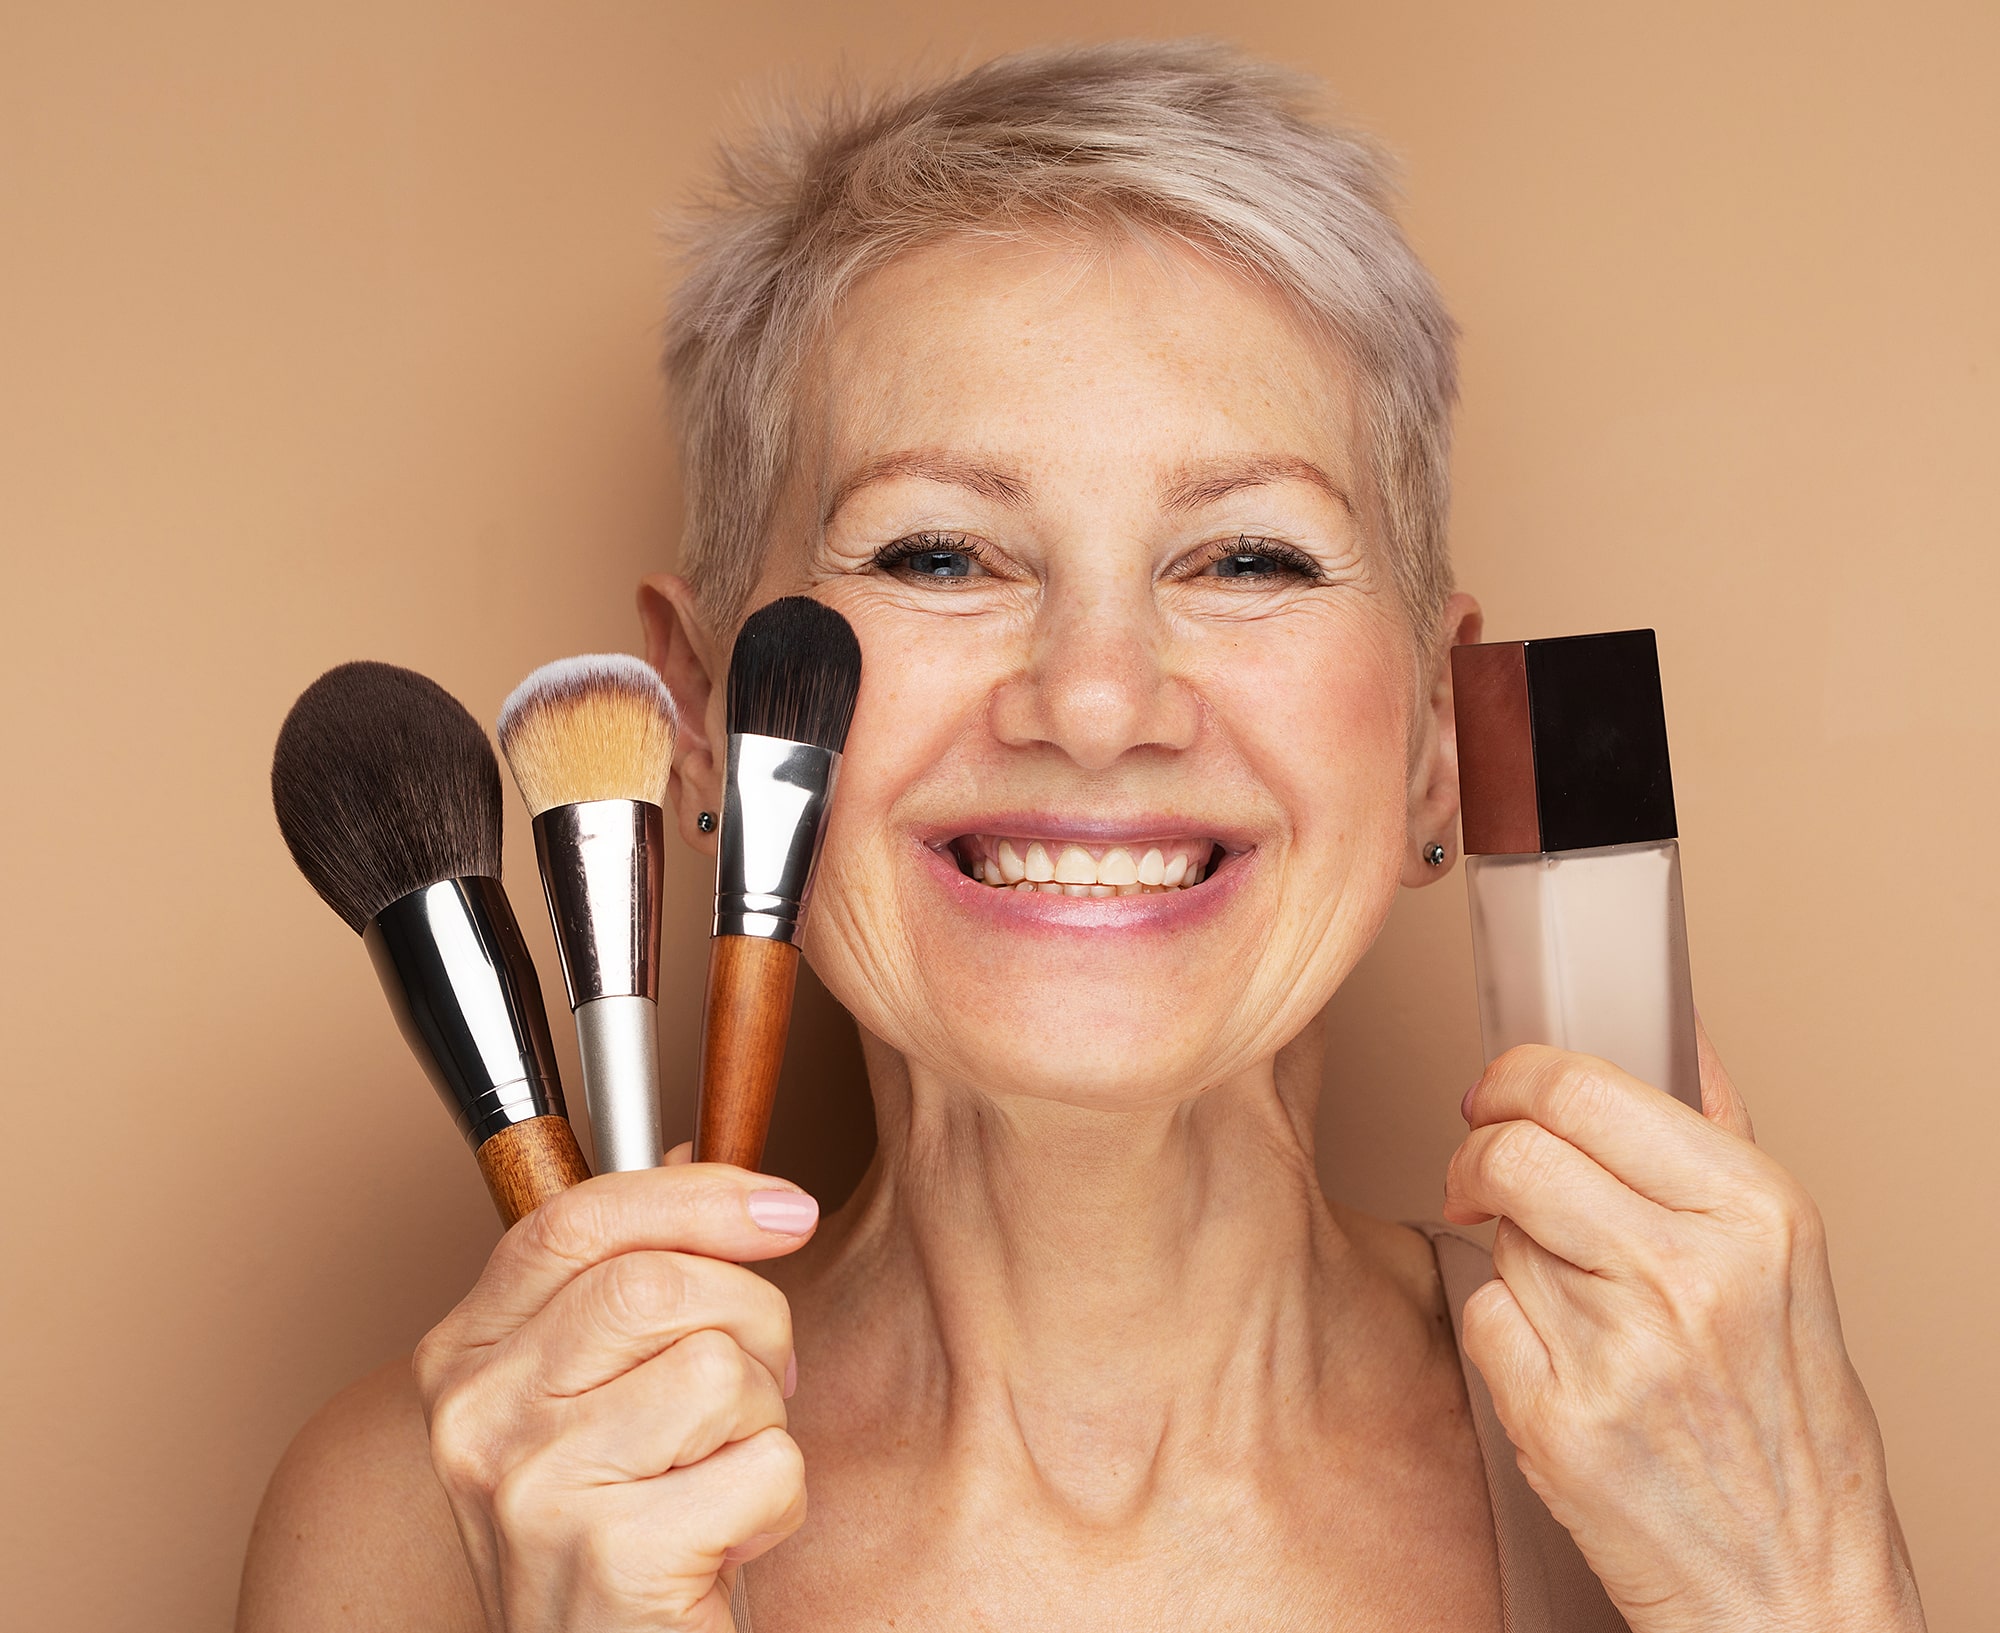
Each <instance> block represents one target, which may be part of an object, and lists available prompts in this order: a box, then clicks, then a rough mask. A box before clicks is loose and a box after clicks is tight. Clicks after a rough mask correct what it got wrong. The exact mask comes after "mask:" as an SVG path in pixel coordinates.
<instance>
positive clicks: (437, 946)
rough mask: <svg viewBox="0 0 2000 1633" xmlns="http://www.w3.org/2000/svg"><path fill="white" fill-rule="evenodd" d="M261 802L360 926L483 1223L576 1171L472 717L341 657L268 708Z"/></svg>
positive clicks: (494, 785) (487, 760)
mask: <svg viewBox="0 0 2000 1633" xmlns="http://www.w3.org/2000/svg"><path fill="white" fill-rule="evenodd" d="M271 801H272V804H273V805H275V806H276V808H277V813H278V827H279V829H280V831H281V832H283V834H284V836H285V843H286V845H287V846H289V847H290V849H291V853H292V860H293V861H295V862H297V863H298V865H299V871H300V872H301V873H303V874H304V875H305V876H306V880H307V882H308V883H309V884H311V886H312V887H313V889H314V890H316V891H318V892H319V894H320V898H321V899H322V900H323V901H324V902H325V903H326V904H327V906H329V907H331V908H332V909H333V910H334V911H335V912H336V913H338V914H339V915H340V916H341V917H342V918H343V919H345V920H346V921H347V923H348V924H349V925H350V926H351V927H352V928H353V929H355V930H357V931H358V932H360V935H361V939H362V941H363V942H364V943H365V944H366V945H367V948H368V953H369V956H370V958H372V959H373V960H374V963H375V971H376V974H377V975H378V976H380V977H381V981H382V990H383V991H384V992H386V993H387V994H388V997H389V1005H390V1008H391V1009H393V1010H394V1011H395V1014H396V1019H397V1022H398V1023H399V1024H400V1025H401V1027H402V1030H403V1036H404V1038H405V1039H406V1040H408V1042H409V1045H410V1048H411V1050H412V1051H413V1052H414V1053H415V1055H416V1057H417V1060H418V1062H419V1063H420V1064H421V1065H422V1066H423V1068H424V1070H425V1072H426V1073H427V1074H428V1075H429V1077H430V1079H431V1082H432V1083H433V1084H434V1085H435V1086H436V1088H437V1091H438V1094H439V1095H440V1096H441V1097H442V1099H443V1100H444V1103H445V1106H446V1108H447V1109H448V1110H449V1111H450V1112H451V1114H452V1116H453V1118H454V1119H455V1120H456V1121H457V1123H458V1126H459V1128H460V1130H461V1131H462V1132H463V1133H464V1135H465V1137H466V1140H467V1142H468V1143H469V1144H470V1145H471V1146H472V1148H473V1151H474V1153H475V1154H476V1156H477V1157H478V1160H479V1169H480V1172H481V1173H482V1174H484V1175H485V1177H486V1184H487V1188H488V1189H489V1190H490V1191H491V1192H492V1193H493V1202H494V1205H495V1206H496V1207H497V1208H498V1209H499V1210H500V1217H501V1220H502V1221H503V1222H504V1223H506V1224H509V1225H511V1224H513V1223H514V1221H515V1220H517V1219H519V1218H521V1217H522V1216H523V1215H524V1214H527V1213H529V1212H532V1211H533V1210H534V1209H535V1208H536V1207H538V1206H539V1205H540V1204H541V1203H542V1202H544V1201H546V1200H547V1199H548V1198H549V1197H551V1196H553V1195H555V1194H556V1193H557V1192H558V1191H561V1190H563V1189H565V1188H567V1187H568V1186H571V1185H574V1184H576V1183H577V1182H578V1181H579V1180H584V1179H588V1178H589V1177H590V1170H589V1168H588V1167H586V1166H585V1164H584V1160H583V1153H582V1152H581V1151H579V1150H578V1149H577V1144H576V1135H575V1134H574V1133H573V1132H572V1131H571V1129H570V1126H569V1120H568V1118H567V1117H566V1116H565V1115H564V1114H563V1097H562V1081H561V1079H560V1078H559V1077H558V1075H557V1072H556V1061H555V1050H554V1048H553V1046H552V1045H551V1043H550V1040H549V1021H548V1015H547V1013H546V1011H545V1010H544V1009H543V1007H542V988H541V983H540V981H539V980H538V979H537V978H536V975H535V966H534V961H533V960H532V959H531V958H530V957H529V956H528V948H527V944H526V943H525V942H523V941H522V939H521V930H520V926H519V924H518V923H517V922H516V921H515V918H514V911H513V909H512V908H511V907H510V906H509V905H508V902H507V893H506V891H505V890H504V889H502V888H501V884H500V826H501V795H500V769H499V767H498V766H497V765H496V764H495V763H494V759H493V750H492V748H491V747H490V746H489V745H488V743H487V741H486V734H485V732H483V731H482V730H480V727H479V722H478V721H476V720H474V719H473V718H472V716H471V715H469V714H468V713H466V711H465V710H464V708H463V707H461V706H460V704H459V703H458V700H457V699H455V698H454V697H452V695H451V694H450V693H449V692H447V691H445V690H444V688H443V687H441V686H439V685H438V684H437V683H436V682H435V681H431V680H426V679H425V678H424V677H423V676H422V675H419V674H417V673H415V672H414V671H412V670H408V669H398V668H396V667H395V666H393V665H391V664H386V663H346V664H342V665H341V666H340V667H339V668H337V669H330V670H328V671H327V672H326V673H325V674H324V675H322V676H320V678H319V679H318V680H316V681H314V682H313V683H312V685H310V686H308V687H307V688H306V689H305V691H304V692H303V693H302V694H301V695H300V697H299V700H298V702H297V703H295V704H293V705H292V710H291V713H290V714H288V715H286V716H285V723H284V725H283V727H282V728H281V729H280V730H279V732H278V747H277V752H276V753H275V754H274V755H273V756H272V760H271Z"/></svg>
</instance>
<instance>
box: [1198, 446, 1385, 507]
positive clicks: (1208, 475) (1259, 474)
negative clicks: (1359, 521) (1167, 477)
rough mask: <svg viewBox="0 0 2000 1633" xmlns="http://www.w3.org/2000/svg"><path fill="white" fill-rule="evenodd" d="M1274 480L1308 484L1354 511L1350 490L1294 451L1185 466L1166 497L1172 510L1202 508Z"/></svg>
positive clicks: (1213, 460) (1230, 456)
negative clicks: (1294, 453)
mask: <svg viewBox="0 0 2000 1633" xmlns="http://www.w3.org/2000/svg"><path fill="white" fill-rule="evenodd" d="M1274 482H1304V483H1307V484H1309V485H1310V486H1312V487H1315V488H1318V489H1319V490H1320V492H1322V493H1324V494H1325V495H1326V496H1327V497H1328V498H1329V499H1331V500H1333V501H1334V502H1335V503H1336V504H1338V505H1339V506H1340V507H1341V508H1342V509H1343V510H1346V511H1347V512H1348V513H1349V514H1352V513H1353V510H1354V501H1353V500H1351V499H1350V498H1348V496H1347V490H1346V489H1344V488H1343V487H1341V486H1340V484H1339V483H1337V482H1335V481H1334V480H1333V478H1332V477H1330V476H1328V475H1327V474H1326V472H1325V471H1323V470H1321V469H1320V468H1319V466H1317V465H1315V464H1314V463H1313V462H1312V461H1311V460H1310V459H1300V458H1298V457H1297V456H1296V455H1293V454H1268V455H1252V456H1250V457H1248V458H1244V457H1239V456H1234V455H1224V456H1222V457H1221V458H1219V459H1212V460H1201V461H1198V462H1197V463H1195V464H1193V465H1186V466H1183V467H1182V468H1181V473H1180V474H1179V475H1178V476H1176V477H1175V478H1174V480H1173V481H1171V482H1169V483H1168V484H1167V487H1166V491H1165V493H1164V494H1163V495H1162V498H1163V501H1164V503H1165V504H1166V507H1167V509H1169V510H1199V509H1201V508H1202V506H1204V505H1212V504H1214V503H1215V502H1216V501H1217V500H1218V499H1226V498H1228V497H1229V495H1230V494H1232V493H1239V492H1241V491H1242V490H1243V489H1245V488H1261V487H1267V486H1269V485H1270V484H1271V483H1274Z"/></svg>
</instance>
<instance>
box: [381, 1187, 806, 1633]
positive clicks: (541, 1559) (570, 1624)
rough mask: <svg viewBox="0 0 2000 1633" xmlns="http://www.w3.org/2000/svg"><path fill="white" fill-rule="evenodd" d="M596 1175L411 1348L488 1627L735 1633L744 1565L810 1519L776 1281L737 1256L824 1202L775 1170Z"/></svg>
mask: <svg viewBox="0 0 2000 1633" xmlns="http://www.w3.org/2000/svg"><path fill="white" fill-rule="evenodd" d="M668 1161H669V1164H670V1166H668V1167H665V1168H655V1169H648V1170H644V1171H641V1172H637V1173H623V1174H605V1175H602V1176H600V1177H598V1178H596V1179H593V1180H590V1181H589V1182H588V1183H586V1184H584V1185H580V1186H578V1187H577V1188H576V1189H575V1190H572V1191H568V1192H565V1193H564V1194H563V1195H561V1196H559V1197H556V1198H554V1199H552V1200H551V1201H549V1202H546V1203H544V1204H543V1205H542V1206H541V1207H539V1208H537V1209H536V1210H535V1211H534V1212H533V1213H531V1214H529V1215H528V1216H527V1218H525V1219H523V1220H522V1221H521V1222H520V1223H519V1224H517V1225H516V1226H514V1228H513V1229H512V1230H510V1231H508V1232H507V1234H506V1235H505V1236H504V1237H503V1238H502V1239H501V1242H500V1245H499V1246H498V1247H497V1248H495V1249H494V1251H493V1257H492V1258H491V1259H490V1260H489V1261H488V1262H487V1265H486V1270H485V1272H484V1274H482V1275H481V1276H480V1278H479V1281H478V1283H477V1285H476V1286H474V1287H473V1289H472V1291H471V1292H470V1293H468V1294H467V1295H466V1297H465V1299H464V1300H463V1302H461V1303H460V1304H459V1306H458V1308H457V1309H455V1310H453V1311H452V1313H451V1314H450V1315H448V1316H447V1317H445V1319H444V1320H443V1321H442V1322H440V1323H439V1324H438V1326H437V1327H436V1328H434V1329H433V1330H432V1331H431V1332H430V1334H429V1335H428V1336H426V1337H425V1339H424V1341H423V1343H422V1344H420V1345H419V1346H418V1348H417V1355H416V1373H417V1387H418V1389H419V1390H420V1391H421V1393H422V1395H423V1401H424V1411H425V1415H426V1417H427V1419H428V1421H429V1424H430V1438H431V1457H432V1461H433V1462H434V1464H435V1465H436V1468H437V1473H438V1479H439V1480H440V1482H441V1483H442V1484H443V1486H444V1490H445V1495H446V1496H447V1497H448V1498H449V1499H450V1502H451V1507H452V1512H453V1515H454V1516H455V1517H456V1519H457V1521H458V1530H459V1536H460V1538H461V1539H462V1540H463V1542H464V1545H465V1553H466V1558H467V1559H468V1560H469V1561H470V1563H471V1566H472V1575H473V1579H474V1581H475V1582H476V1583H477V1584H478V1588H479V1594H480V1599H481V1602H482V1604H483V1605H484V1607H485V1611H486V1619H487V1622H488V1624H489V1625H490V1626H491V1627H493V1628H494V1629H496V1630H498V1629H504V1630H506V1633H530V1630H533V1633H554V1630H556V1629H581V1628H592V1629H606V1630H609V1629H618V1628H634V1629H636V1628H646V1629H649V1630H653V1629H662V1628H672V1629H687V1630H691V1633H728V1629H729V1628H730V1626H731V1623H730V1614H729V1591H730V1587H731V1585H732V1583H733V1581H734V1578H735V1574H736V1573H735V1568H734V1567H735V1566H736V1564H737V1563H738V1562H740V1561H742V1560H746V1559H751V1558H754V1557H755V1556H756V1555H758V1554H760V1553H762V1552H764V1551H765V1550H766V1549H767V1548H770V1547H771V1546H772V1545H773V1544H775V1543H777V1542H779V1541H781V1540H783V1539H784V1538H785V1537H787V1536H789V1535H790V1534H791V1533H792V1532H793V1531H795V1530H796V1529H797V1528H798V1526H799V1524H800V1522H801V1521H802V1520H803V1519H804V1518H805V1507H806V1495H805V1473H804V1465H803V1463H802V1462H801V1460H800V1457H799V1449H798V1447H797V1446H796V1445H795V1444H794V1443H793V1441H792V1438H791V1436H790V1435H788V1434H787V1433H786V1432H785V1404H784V1403H785V1398H786V1397H787V1396H788V1395H789V1394H790V1393H791V1386H792V1382H793V1378H794V1376H795V1374H794V1370H793V1360H792V1322H791V1311H790V1308H789V1307H788V1306H787V1304H786V1302H785V1299H784V1295H783V1294H781V1293H780V1292H779V1291H778V1290H777V1289H776V1288H775V1287H773V1286H772V1285H771V1284H770V1283H769V1282H767V1281H765V1280H764V1279H763V1277H761V1276H759V1275H757V1274H756V1273H755V1272H753V1271H750V1270H745V1269H744V1268H742V1266H743V1263H744V1262H746V1261H751V1260H758V1259H772V1258H777V1257H779V1256H780V1255H782V1254H786V1253H790V1252H791V1251H793V1250H794V1249H795V1248H797V1247H800V1246H801V1245H803V1244H804V1243H805V1241H806V1240H807V1239H808V1238H809V1237H810V1236H811V1235H812V1232H813V1228H814V1226H815V1225H816V1224H817V1222H818V1219H819V1207H818V1204H817V1203H815V1202H814V1201H813V1199H812V1198H811V1197H810V1196H808V1195H806V1193H805V1192H803V1191H801V1190H799V1189H798V1187H796V1186H794V1185H791V1184H788V1183H787V1182H786V1181H784V1180H779V1179H772V1178H770V1177H769V1176H767V1175H763V1174H751V1173H746V1172H744V1171H743V1170H742V1169H740V1168H728V1167H722V1166H719V1165H716V1164H710V1163H703V1164H692V1163H689V1162H688V1161H687V1157H686V1153H685V1148H683V1149H682V1150H680V1151H676V1152H675V1153H674V1154H673V1156H672V1157H670V1158H669V1159H668Z"/></svg>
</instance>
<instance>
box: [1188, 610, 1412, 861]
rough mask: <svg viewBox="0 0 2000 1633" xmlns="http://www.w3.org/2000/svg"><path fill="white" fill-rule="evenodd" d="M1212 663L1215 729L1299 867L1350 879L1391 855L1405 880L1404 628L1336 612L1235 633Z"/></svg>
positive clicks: (1408, 702)
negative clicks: (1271, 804) (1265, 799)
mask: <svg viewBox="0 0 2000 1633" xmlns="http://www.w3.org/2000/svg"><path fill="white" fill-rule="evenodd" d="M1206 657H1207V661H1206V662H1205V663H1204V665H1203V669H1204V671H1205V673H1204V675H1203V678H1202V680H1201V683H1200V684H1201V686H1202V690H1203V692H1204V694H1205V696H1206V697H1207V698H1208V700H1209V705H1210V707H1211V709H1212V710H1213V711H1214V712H1215V714H1216V715H1217V717H1218V720H1217V724H1218V726H1219V728H1220V729H1221V730H1223V731H1225V732H1226V733H1227V734H1228V735H1229V737H1230V738H1231V739H1232V741H1233V743H1234V744H1235V746H1236V748H1237V750H1238V752H1240V753H1241V754H1242V755H1243V757H1244V759H1245V760H1246V761H1247V762H1248V763H1249V766H1250V768H1251V770H1252V772H1253V774H1254V775H1255V777H1256V779H1257V781H1259V782H1260V783H1262V784H1263V785H1264V786H1265V787H1266V788H1267V789H1268V790H1269V791H1270V793H1271V794H1272V796H1273V797H1274V798H1275V800H1276V802H1277V804H1278V805H1279V807H1280V808H1281V809H1282V810H1283V811H1284V812H1285V815H1286V824H1287V827H1288V828H1289V830H1290V832H1291V836H1292V839H1293V841H1294V843H1295V845H1296V847H1297V848H1298V850H1299V851H1300V852H1301V853H1302V854H1301V855H1299V856H1298V857H1297V860H1298V861H1299V862H1301V863H1304V864H1305V865H1307V866H1309V867H1312V868H1314V869H1315V870H1318V869H1321V868H1335V869H1339V870H1340V871H1351V870H1352V869H1353V868H1354V867H1355V866H1357V865H1363V866H1365V865H1366V863H1367V861H1368V860H1369V858H1370V856H1371V854H1372V853H1373V852H1375V851H1377V850H1384V851H1386V859H1385V860H1386V865H1388V866H1390V867H1391V868H1394V869H1396V870H1398V871H1399V870H1400V866H1401V849H1402V833H1403V826H1404V818H1405V811H1404V807H1405V804H1406V801H1407V794H1408V789H1407V781H1408V758H1409V731H1410V711H1411V708H1412V706H1413V704H1414V693H1413V689H1412V681H1411V678H1410V677H1411V674H1412V672H1413V670H1412V660H1411V654H1410V652H1409V650H1408V644H1407V641H1406V640H1405V639H1404V638H1403V636H1402V634H1401V631H1400V629H1399V628H1398V627H1396V626H1395V625H1394V624H1392V623H1390V622H1389V621H1388V620H1386V619H1383V618H1380V617H1377V616H1374V615H1373V614H1372V613H1367V614H1345V615H1344V614H1342V613H1339V612H1331V611H1330V612H1326V613H1319V614H1315V615H1313V616H1311V617H1310V618H1308V617H1301V618H1299V619H1297V620H1287V621H1286V623H1285V624H1284V625H1283V626H1279V625H1271V626H1265V627H1252V628H1248V629H1245V630H1243V631H1236V632H1230V633H1229V634H1228V635H1227V636H1223V637H1221V638H1220V639H1218V640H1217V641H1216V642H1215V643H1214V650H1213V651H1211V652H1210V653H1208V654H1206Z"/></svg>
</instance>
